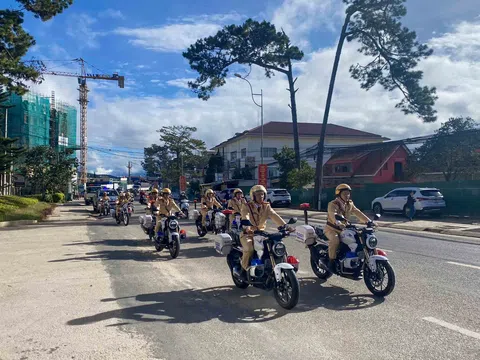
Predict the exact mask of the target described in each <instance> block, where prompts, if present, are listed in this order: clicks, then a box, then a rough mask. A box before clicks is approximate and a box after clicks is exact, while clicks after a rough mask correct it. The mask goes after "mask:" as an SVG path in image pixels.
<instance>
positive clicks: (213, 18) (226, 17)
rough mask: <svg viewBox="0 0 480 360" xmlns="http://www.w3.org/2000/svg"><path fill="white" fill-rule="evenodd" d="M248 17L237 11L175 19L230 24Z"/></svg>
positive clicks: (178, 20)
mask: <svg viewBox="0 0 480 360" xmlns="http://www.w3.org/2000/svg"><path fill="white" fill-rule="evenodd" d="M246 18H247V17H246V16H245V15H241V14H239V13H237V12H235V11H232V12H230V13H228V14H202V15H192V16H185V17H181V18H178V19H173V20H174V21H177V22H192V23H198V22H201V23H216V24H230V23H235V22H239V21H242V20H245V19H246Z"/></svg>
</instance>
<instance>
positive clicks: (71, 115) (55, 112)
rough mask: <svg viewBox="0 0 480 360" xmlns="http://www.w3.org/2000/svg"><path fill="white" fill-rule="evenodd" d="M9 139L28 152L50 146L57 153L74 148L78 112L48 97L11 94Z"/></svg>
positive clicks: (30, 93)
mask: <svg viewBox="0 0 480 360" xmlns="http://www.w3.org/2000/svg"><path fill="white" fill-rule="evenodd" d="M8 103H9V104H10V105H13V107H11V108H9V109H8V130H7V131H8V134H7V135H8V137H9V138H18V144H19V145H22V146H25V147H28V148H31V147H35V146H51V147H53V148H55V149H57V151H61V150H62V149H64V148H67V147H69V148H75V147H76V145H77V109H76V108H75V107H74V106H71V105H69V104H66V103H63V102H58V101H55V96H54V94H53V93H52V95H51V96H50V97H48V96H44V95H40V94H36V93H33V92H28V93H27V94H25V95H22V96H19V95H16V94H13V95H11V96H10V99H9V101H8Z"/></svg>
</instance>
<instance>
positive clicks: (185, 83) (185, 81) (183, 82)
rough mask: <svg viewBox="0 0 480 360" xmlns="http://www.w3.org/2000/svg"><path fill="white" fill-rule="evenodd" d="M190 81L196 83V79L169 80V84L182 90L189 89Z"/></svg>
mask: <svg viewBox="0 0 480 360" xmlns="http://www.w3.org/2000/svg"><path fill="white" fill-rule="evenodd" d="M189 81H195V79H185V78H183V79H174V80H168V81H167V84H168V85H170V86H175V87H179V88H182V89H188V82H189Z"/></svg>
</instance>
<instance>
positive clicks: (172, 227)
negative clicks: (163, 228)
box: [168, 220, 178, 230]
mask: <svg viewBox="0 0 480 360" xmlns="http://www.w3.org/2000/svg"><path fill="white" fill-rule="evenodd" d="M177 226H178V223H177V222H176V221H175V220H172V221H170V223H169V224H168V227H169V228H170V229H172V230H175V229H176V228H177Z"/></svg>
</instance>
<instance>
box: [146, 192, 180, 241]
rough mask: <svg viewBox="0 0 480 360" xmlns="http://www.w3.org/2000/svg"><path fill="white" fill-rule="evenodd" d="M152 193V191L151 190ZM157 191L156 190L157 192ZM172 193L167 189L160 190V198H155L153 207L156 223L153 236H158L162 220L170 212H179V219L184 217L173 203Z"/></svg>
mask: <svg viewBox="0 0 480 360" xmlns="http://www.w3.org/2000/svg"><path fill="white" fill-rule="evenodd" d="M152 191H153V190H152ZM157 191H158V190H157ZM171 195H172V191H171V190H170V189H169V188H164V189H162V192H161V193H160V196H159V197H157V199H156V201H155V203H154V206H155V207H156V208H157V211H158V215H157V223H156V225H155V234H158V232H159V231H160V228H161V226H162V218H163V217H168V216H170V214H171V213H172V212H174V213H176V212H179V213H180V214H179V216H180V217H184V215H183V213H182V212H181V210H180V208H179V207H178V205H177V204H176V203H175V200H173V199H172V198H171ZM162 230H164V229H162Z"/></svg>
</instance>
